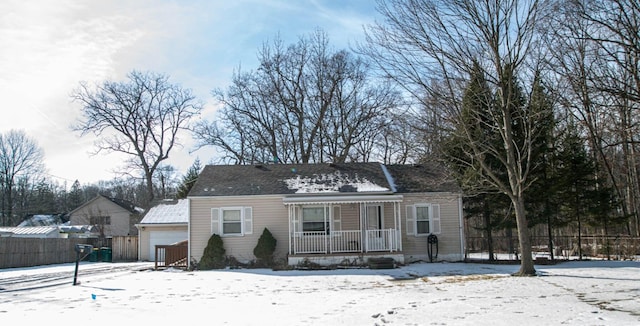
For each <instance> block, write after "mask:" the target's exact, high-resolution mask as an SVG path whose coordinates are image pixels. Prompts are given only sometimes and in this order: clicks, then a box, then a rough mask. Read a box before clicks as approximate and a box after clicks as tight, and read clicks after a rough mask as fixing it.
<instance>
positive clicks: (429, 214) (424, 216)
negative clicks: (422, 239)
mask: <svg viewBox="0 0 640 326" xmlns="http://www.w3.org/2000/svg"><path fill="white" fill-rule="evenodd" d="M406 209H407V235H414V236H427V235H429V234H440V232H441V228H440V205H438V204H427V203H424V204H415V205H407V207H406Z"/></svg>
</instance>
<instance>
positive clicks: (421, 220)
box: [416, 205, 431, 235]
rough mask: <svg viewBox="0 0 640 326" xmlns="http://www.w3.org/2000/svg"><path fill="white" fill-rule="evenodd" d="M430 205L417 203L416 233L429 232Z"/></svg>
mask: <svg viewBox="0 0 640 326" xmlns="http://www.w3.org/2000/svg"><path fill="white" fill-rule="evenodd" d="M430 208H431V207H430V206H427V205H421V206H419V205H416V235H424V234H429V233H430V232H429V230H431V228H430V227H429V211H430Z"/></svg>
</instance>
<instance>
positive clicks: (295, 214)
mask: <svg viewBox="0 0 640 326" xmlns="http://www.w3.org/2000/svg"><path fill="white" fill-rule="evenodd" d="M401 201H402V196H398V195H376V196H371V195H369V196H367V195H350V196H316V197H288V198H285V199H284V203H285V205H287V206H288V212H289V214H288V215H289V252H288V256H289V259H288V260H289V265H299V264H300V263H302V262H304V261H308V262H313V263H317V264H321V265H331V264H341V263H344V262H354V261H358V260H360V261H361V262H366V261H367V259H368V258H370V257H376V258H380V257H390V258H393V259H394V260H395V261H397V262H402V261H404V256H403V254H402V253H401V252H402V233H401V221H400V202H401Z"/></svg>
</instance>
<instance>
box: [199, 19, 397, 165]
mask: <svg viewBox="0 0 640 326" xmlns="http://www.w3.org/2000/svg"><path fill="white" fill-rule="evenodd" d="M258 56H259V60H260V66H259V67H258V69H257V70H255V71H250V72H246V73H245V72H242V71H240V70H238V71H236V73H235V74H234V77H233V82H232V85H231V86H230V87H228V88H227V90H226V91H223V90H215V91H214V95H215V96H216V97H217V99H218V100H219V102H220V103H222V104H223V106H224V107H223V108H222V109H221V111H220V116H219V119H218V120H217V121H216V122H211V123H209V122H205V123H202V124H200V125H199V126H198V127H197V128H196V132H195V137H196V138H197V139H198V140H199V142H200V145H201V146H206V145H213V146H216V147H218V148H220V149H221V150H222V151H223V153H224V154H225V155H226V159H227V160H229V161H232V162H234V163H239V164H246V163H252V162H256V161H258V162H284V163H309V162H325V161H332V162H344V161H346V160H348V159H353V160H355V159H362V157H358V151H357V150H356V146H358V145H360V144H362V143H363V142H367V141H368V140H370V139H371V138H374V137H375V136H376V134H377V133H378V130H379V127H380V126H381V124H382V123H383V122H384V119H383V117H384V116H385V115H386V114H387V113H388V112H389V111H391V110H392V109H393V108H394V106H395V105H396V104H397V99H398V97H397V94H396V92H395V91H394V90H393V89H391V88H390V87H389V85H388V84H385V83H378V82H374V81H373V80H372V77H371V76H370V75H369V68H368V66H367V64H366V63H365V62H363V61H362V60H361V59H359V58H357V57H355V56H354V55H353V54H351V53H350V52H347V51H345V50H340V51H334V50H332V49H331V48H330V47H329V41H328V38H327V36H326V34H325V33H324V32H322V31H317V32H315V33H314V34H312V35H311V36H310V37H308V38H305V37H301V38H300V39H299V41H298V42H297V43H295V44H292V45H289V46H285V45H284V44H283V42H282V40H280V39H279V38H276V40H274V41H273V42H272V43H265V44H264V46H263V47H262V49H261V50H260V51H259V54H258Z"/></svg>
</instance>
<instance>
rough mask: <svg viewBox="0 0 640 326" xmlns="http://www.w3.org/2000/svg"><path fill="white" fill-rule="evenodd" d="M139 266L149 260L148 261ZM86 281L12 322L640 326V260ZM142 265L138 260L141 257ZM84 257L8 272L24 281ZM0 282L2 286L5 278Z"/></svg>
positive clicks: (133, 275)
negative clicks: (531, 272)
mask: <svg viewBox="0 0 640 326" xmlns="http://www.w3.org/2000/svg"><path fill="white" fill-rule="evenodd" d="M136 264H140V265H139V266H140V267H145V266H149V264H146V265H145V264H144V263H136ZM105 265H106V266H114V267H116V266H118V265H119V264H117V263H114V264H109V263H88V262H83V263H82V264H81V265H80V274H79V277H78V279H79V280H80V281H81V284H79V285H76V286H73V285H72V282H73V279H72V278H70V279H69V280H68V284H63V285H58V286H55V287H49V288H41V289H31V290H23V291H12V292H7V291H2V290H0V321H1V323H2V324H3V325H36V323H40V324H41V325H45V324H51V323H55V324H71V325H73V324H75V325H112V326H120V325H134V324H139V325H153V324H152V323H158V324H161V325H182V324H185V323H186V324H194V323H195V324H205V325H376V324H377V325H385V324H391V325H560V324H562V325H638V324H640V262H632V261H575V262H566V263H561V264H557V265H550V266H536V269H537V270H538V272H539V274H540V276H536V277H526V278H521V277H511V276H509V274H511V273H513V272H515V271H517V269H518V266H516V265H489V264H464V263H433V264H431V263H420V264H411V265H407V266H403V267H400V268H396V269H391V270H369V269H344V270H329V271H271V270H267V269H245V270H223V271H195V272H189V271H177V270H165V271H153V270H149V269H146V270H141V269H140V268H136V271H134V272H122V270H117V271H114V272H113V273H107V274H99V275H94V274H90V275H83V271H84V272H85V273H86V272H87V271H89V270H90V269H91V268H95V267H96V266H101V267H104V266H105ZM133 266H136V265H135V264H133ZM73 269H74V265H73V264H65V265H54V266H43V267H39V268H26V269H6V270H0V281H1V280H2V279H9V278H13V277H16V276H24V277H25V278H27V277H29V276H30V275H37V274H42V273H52V272H56V271H73ZM0 283H1V282H0Z"/></svg>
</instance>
